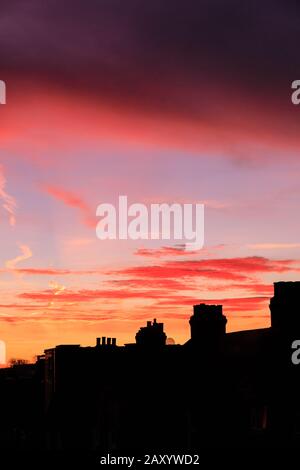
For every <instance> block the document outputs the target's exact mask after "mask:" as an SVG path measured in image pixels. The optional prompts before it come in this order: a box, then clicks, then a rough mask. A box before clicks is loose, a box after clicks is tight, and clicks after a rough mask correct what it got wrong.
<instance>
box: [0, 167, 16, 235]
mask: <svg viewBox="0 0 300 470" xmlns="http://www.w3.org/2000/svg"><path fill="white" fill-rule="evenodd" d="M0 199H1V200H2V207H3V209H4V210H5V211H6V212H7V214H8V220H9V224H10V225H11V226H12V227H14V226H15V224H16V207H17V203H16V200H15V198H14V197H13V196H11V195H10V194H8V192H7V191H6V178H5V175H4V170H3V167H2V166H1V165H0Z"/></svg>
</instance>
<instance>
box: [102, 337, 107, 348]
mask: <svg viewBox="0 0 300 470" xmlns="http://www.w3.org/2000/svg"><path fill="white" fill-rule="evenodd" d="M105 343H106V337H105V336H102V346H105Z"/></svg>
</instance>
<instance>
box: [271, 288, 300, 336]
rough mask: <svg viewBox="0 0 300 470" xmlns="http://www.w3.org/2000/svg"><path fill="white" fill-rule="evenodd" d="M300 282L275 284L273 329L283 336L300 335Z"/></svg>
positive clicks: (272, 313) (272, 308) (272, 312)
mask: <svg viewBox="0 0 300 470" xmlns="http://www.w3.org/2000/svg"><path fill="white" fill-rule="evenodd" d="M299 305H300V281H296V282H275V283H274V296H273V297H272V298H271V301H270V311H271V325H272V329H273V330H274V331H275V332H276V333H279V334H281V335H289V336H290V335H292V336H294V335H295V334H300V308H299Z"/></svg>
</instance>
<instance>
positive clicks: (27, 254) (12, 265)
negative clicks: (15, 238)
mask: <svg viewBox="0 0 300 470" xmlns="http://www.w3.org/2000/svg"><path fill="white" fill-rule="evenodd" d="M19 248H20V250H21V252H22V254H21V255H19V256H16V257H15V258H13V259H10V260H7V261H6V262H5V267H6V268H7V269H9V270H14V271H15V270H16V266H17V264H19V263H20V262H21V261H25V260H26V259H29V258H31V257H32V251H31V249H30V248H29V246H27V245H19Z"/></svg>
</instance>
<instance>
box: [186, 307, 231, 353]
mask: <svg viewBox="0 0 300 470" xmlns="http://www.w3.org/2000/svg"><path fill="white" fill-rule="evenodd" d="M226 323H227V319H226V317H225V315H223V310H222V305H207V304H199V305H194V314H193V315H192V316H191V318H190V327H191V339H190V343H191V344H192V345H195V346H205V347H206V346H207V344H208V343H209V344H210V345H211V347H215V346H217V345H218V344H220V342H221V341H223V339H224V337H225V334H226Z"/></svg>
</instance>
